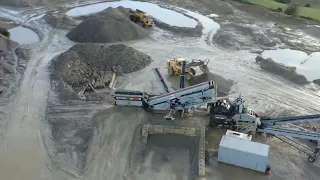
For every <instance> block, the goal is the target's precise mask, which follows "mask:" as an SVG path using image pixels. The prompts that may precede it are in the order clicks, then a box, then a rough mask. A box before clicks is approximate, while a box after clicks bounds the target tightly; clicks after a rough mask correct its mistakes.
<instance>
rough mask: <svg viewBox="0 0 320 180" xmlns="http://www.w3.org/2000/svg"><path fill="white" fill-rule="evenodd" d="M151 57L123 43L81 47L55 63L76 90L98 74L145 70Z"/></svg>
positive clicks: (76, 46)
mask: <svg viewBox="0 0 320 180" xmlns="http://www.w3.org/2000/svg"><path fill="white" fill-rule="evenodd" d="M151 61H152V60H151V57H150V56H149V55H146V54H144V53H142V52H140V51H138V50H135V49H133V48H131V47H127V46H125V45H122V44H117V45H110V46H104V45H98V44H77V45H74V46H73V47H71V48H70V49H69V50H67V51H66V52H64V53H62V54H61V55H59V56H58V57H57V58H56V59H55V60H54V61H53V64H52V67H53V70H54V71H55V73H56V74H57V75H58V76H59V77H60V78H62V80H63V81H64V82H65V83H66V84H68V85H69V86H71V87H72V88H76V87H79V86H81V85H82V84H84V83H87V82H88V81H89V80H90V79H92V78H93V77H94V76H95V74H96V73H97V72H100V71H108V70H112V69H113V68H114V67H116V68H117V69H118V71H121V72H122V73H130V72H134V71H138V70H141V69H142V68H144V67H146V66H147V65H149V64H150V63H151Z"/></svg>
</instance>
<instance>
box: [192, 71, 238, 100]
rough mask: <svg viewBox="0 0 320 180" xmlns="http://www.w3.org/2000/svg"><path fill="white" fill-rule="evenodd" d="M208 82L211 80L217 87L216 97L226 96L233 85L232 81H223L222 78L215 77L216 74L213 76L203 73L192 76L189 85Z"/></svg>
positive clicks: (209, 73)
mask: <svg viewBox="0 0 320 180" xmlns="http://www.w3.org/2000/svg"><path fill="white" fill-rule="evenodd" d="M209 80H213V81H214V82H215V83H216V84H217V87H218V92H217V94H218V96H219V97H221V96H227V95H228V94H229V91H230V89H231V87H232V85H233V81H232V80H230V79H225V78H224V77H222V76H220V75H217V74H213V73H211V72H208V73H203V74H200V75H197V76H194V77H193V78H192V80H190V82H189V83H190V85H195V84H199V83H203V82H206V81H209Z"/></svg>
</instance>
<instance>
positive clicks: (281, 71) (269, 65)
mask: <svg viewBox="0 0 320 180" xmlns="http://www.w3.org/2000/svg"><path fill="white" fill-rule="evenodd" d="M256 62H257V63H258V64H259V65H260V67H261V69H263V70H266V71H268V72H271V73H273V74H276V75H279V76H281V77H283V78H284V79H287V80H289V81H291V82H293V83H296V84H298V85H305V84H308V83H310V82H309V81H308V80H307V78H306V77H304V76H303V75H301V74H297V73H296V72H291V71H289V70H288V68H287V67H286V66H284V65H282V64H279V63H277V62H275V61H273V60H272V59H271V58H268V59H264V58H262V57H261V56H260V55H259V56H257V57H256Z"/></svg>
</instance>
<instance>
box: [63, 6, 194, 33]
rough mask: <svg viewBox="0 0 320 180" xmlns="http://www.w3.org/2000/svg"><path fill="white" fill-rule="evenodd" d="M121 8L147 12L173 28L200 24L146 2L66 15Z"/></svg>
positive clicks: (81, 9)
mask: <svg viewBox="0 0 320 180" xmlns="http://www.w3.org/2000/svg"><path fill="white" fill-rule="evenodd" d="M119 6H122V7H125V8H132V9H139V10H142V11H145V12H147V13H148V14H150V15H151V16H153V17H155V18H157V19H159V20H160V21H162V22H165V23H167V24H169V25H171V26H178V27H196V25H197V24H198V23H197V22H196V21H195V20H194V19H191V18H188V17H186V16H184V15H183V14H180V13H177V12H175V11H172V10H169V9H165V8H161V7H160V6H158V5H156V4H152V3H146V2H137V1H118V2H107V3H99V4H94V5H88V6H83V7H77V8H74V9H71V10H70V11H68V12H67V13H66V14H67V15H68V16H72V17H75V16H81V15H88V14H92V13H97V12H100V11H102V10H104V9H106V8H108V7H113V8H116V7H119Z"/></svg>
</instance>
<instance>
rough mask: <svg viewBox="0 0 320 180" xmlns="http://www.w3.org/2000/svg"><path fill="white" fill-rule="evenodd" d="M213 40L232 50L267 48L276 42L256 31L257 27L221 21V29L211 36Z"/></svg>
mask: <svg viewBox="0 0 320 180" xmlns="http://www.w3.org/2000/svg"><path fill="white" fill-rule="evenodd" d="M213 42H214V43H216V44H218V45H220V46H222V47H224V48H228V49H233V50H250V49H257V48H256V47H257V46H258V47H259V48H261V49H269V48H271V47H274V46H276V45H277V43H278V42H277V41H275V40H272V39H270V38H269V37H267V35H265V34H264V33H263V32H261V31H258V30H257V27H254V26H253V25H248V24H239V23H221V29H219V30H218V31H217V33H216V34H215V35H214V36H213Z"/></svg>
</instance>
